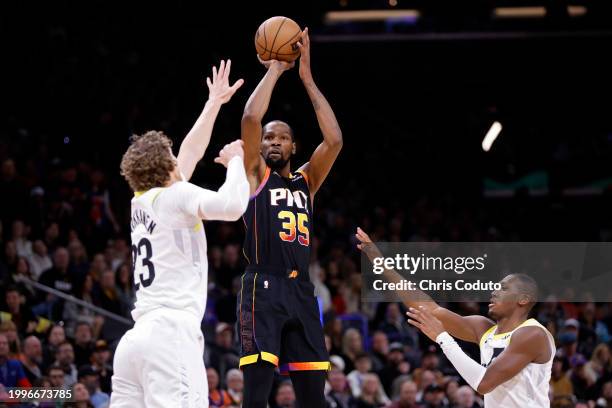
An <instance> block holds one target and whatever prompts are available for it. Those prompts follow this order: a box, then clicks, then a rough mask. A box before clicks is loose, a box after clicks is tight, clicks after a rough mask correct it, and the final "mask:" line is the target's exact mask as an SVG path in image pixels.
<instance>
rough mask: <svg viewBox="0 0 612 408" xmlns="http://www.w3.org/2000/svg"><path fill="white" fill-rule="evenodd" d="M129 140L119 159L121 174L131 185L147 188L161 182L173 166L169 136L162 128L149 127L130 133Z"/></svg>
mask: <svg viewBox="0 0 612 408" xmlns="http://www.w3.org/2000/svg"><path fill="white" fill-rule="evenodd" d="M131 142H132V144H131V145H130V147H129V148H128V149H127V151H126V152H125V154H124V155H123V158H122V159H121V175H122V176H123V177H124V178H125V179H126V181H127V182H128V184H129V185H130V188H131V189H132V190H134V191H147V190H150V189H152V188H154V187H162V186H164V185H165V184H166V183H167V182H168V181H169V180H170V174H171V173H172V172H173V171H174V169H175V167H176V160H175V158H174V156H173V155H172V150H171V149H172V140H170V138H168V136H166V135H165V134H164V132H158V131H155V130H151V131H148V132H146V133H145V134H143V135H140V136H139V135H134V136H132V138H131Z"/></svg>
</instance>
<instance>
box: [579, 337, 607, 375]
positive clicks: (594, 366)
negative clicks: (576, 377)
mask: <svg viewBox="0 0 612 408" xmlns="http://www.w3.org/2000/svg"><path fill="white" fill-rule="evenodd" d="M584 370H585V374H586V375H587V376H588V378H589V381H590V382H593V383H596V382H598V381H600V380H603V381H607V380H609V379H612V358H610V347H609V346H608V345H607V344H606V343H600V344H598V345H597V347H595V350H593V354H592V355H591V360H590V361H589V362H587V363H586V365H585V366H584Z"/></svg>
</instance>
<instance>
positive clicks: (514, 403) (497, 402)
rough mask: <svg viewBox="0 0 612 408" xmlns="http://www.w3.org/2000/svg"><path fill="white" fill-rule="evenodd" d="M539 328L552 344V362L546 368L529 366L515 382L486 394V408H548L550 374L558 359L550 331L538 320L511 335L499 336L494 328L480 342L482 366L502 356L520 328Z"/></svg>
mask: <svg viewBox="0 0 612 408" xmlns="http://www.w3.org/2000/svg"><path fill="white" fill-rule="evenodd" d="M525 326H536V327H540V328H541V329H542V330H544V332H546V336H547V337H548V339H549V340H550V345H551V354H550V359H549V360H548V361H547V362H546V363H543V364H536V363H529V364H527V366H526V367H525V368H523V370H521V372H519V373H518V374H517V375H515V376H514V377H513V378H512V379H510V380H508V381H506V382H505V383H503V384H501V385H499V386H497V388H495V389H494V390H493V391H491V392H490V393H488V394H485V396H484V401H485V407H486V408H497V407H503V408H526V407H529V408H548V407H550V400H549V398H548V389H549V382H550V372H551V369H552V363H553V358H554V356H555V351H556V350H555V341H554V339H553V337H552V335H551V334H550V332H549V331H548V330H546V328H545V327H544V326H542V325H541V324H540V323H539V322H538V321H537V320H535V319H528V320H526V321H525V322H523V323H522V324H521V325H520V326H518V327H517V328H516V329H514V330H513V331H511V332H507V333H500V334H496V331H497V325H495V326H493V327H491V328H490V329H489V330H487V331H486V332H485V334H483V336H482V338H481V339H480V363H481V364H482V365H483V366H485V367H487V366H488V365H489V364H491V362H492V361H493V359H494V358H495V357H497V356H498V355H500V354H501V353H502V352H503V351H504V350H505V349H506V347H508V344H510V340H511V339H512V334H513V333H514V332H515V331H516V330H518V329H519V328H521V327H525Z"/></svg>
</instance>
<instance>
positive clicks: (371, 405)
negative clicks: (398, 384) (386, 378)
mask: <svg viewBox="0 0 612 408" xmlns="http://www.w3.org/2000/svg"><path fill="white" fill-rule="evenodd" d="M381 389H382V387H381V385H380V380H379V379H378V376H377V375H376V374H372V373H369V374H366V375H365V376H364V377H363V389H362V390H361V395H360V396H359V398H357V399H356V401H355V402H354V403H353V406H352V408H379V407H384V406H385V405H387V404H388V403H389V400H388V399H387V400H383V399H381V398H380V396H381V392H380V391H381Z"/></svg>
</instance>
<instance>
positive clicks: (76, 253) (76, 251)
mask: <svg viewBox="0 0 612 408" xmlns="http://www.w3.org/2000/svg"><path fill="white" fill-rule="evenodd" d="M68 253H69V254H70V262H71V270H72V272H73V273H74V275H75V278H77V279H82V277H83V276H85V275H86V274H87V273H88V272H89V262H88V260H87V250H86V249H85V246H84V245H83V243H82V242H81V241H79V240H78V239H75V240H72V241H70V243H69V244H68Z"/></svg>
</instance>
